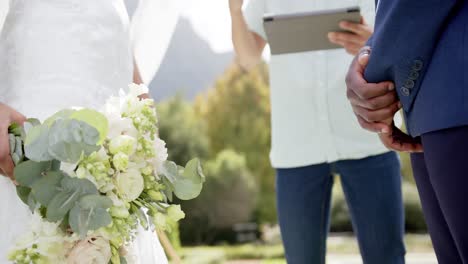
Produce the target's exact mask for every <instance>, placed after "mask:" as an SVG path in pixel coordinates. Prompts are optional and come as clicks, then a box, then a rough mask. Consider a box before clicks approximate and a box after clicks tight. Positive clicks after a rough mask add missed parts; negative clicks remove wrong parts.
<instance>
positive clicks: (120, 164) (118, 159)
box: [112, 152, 129, 171]
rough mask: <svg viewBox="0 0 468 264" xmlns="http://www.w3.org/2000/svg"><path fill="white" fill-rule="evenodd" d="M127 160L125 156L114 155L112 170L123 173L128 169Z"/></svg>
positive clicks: (122, 154) (120, 154) (121, 154)
mask: <svg viewBox="0 0 468 264" xmlns="http://www.w3.org/2000/svg"><path fill="white" fill-rule="evenodd" d="M128 162H129V158H128V155H127V154H124V153H122V152H119V153H117V154H115V155H114V157H113V158H112V163H113V164H114V168H115V169H116V170H118V171H125V170H127V168H128Z"/></svg>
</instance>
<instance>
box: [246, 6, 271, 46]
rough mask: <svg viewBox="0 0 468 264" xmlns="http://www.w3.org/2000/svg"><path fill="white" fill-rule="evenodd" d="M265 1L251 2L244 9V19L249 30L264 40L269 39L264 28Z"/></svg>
mask: <svg viewBox="0 0 468 264" xmlns="http://www.w3.org/2000/svg"><path fill="white" fill-rule="evenodd" d="M265 4H266V3H265V0H249V1H248V2H247V5H246V6H245V8H244V12H243V13H244V18H245V22H246V23H247V26H248V27H249V29H250V30H251V31H253V32H255V33H257V34H258V35H260V36H261V37H262V38H263V39H265V40H266V39H267V37H266V33H265V29H264V28H263V15H264V14H265V12H266V8H265Z"/></svg>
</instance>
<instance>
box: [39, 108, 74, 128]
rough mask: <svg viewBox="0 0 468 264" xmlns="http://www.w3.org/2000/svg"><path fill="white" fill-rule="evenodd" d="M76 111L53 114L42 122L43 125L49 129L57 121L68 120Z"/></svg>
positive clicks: (67, 110) (66, 110)
mask: <svg viewBox="0 0 468 264" xmlns="http://www.w3.org/2000/svg"><path fill="white" fill-rule="evenodd" d="M75 111H76V110H72V109H65V110H62V111H59V112H57V113H55V114H54V115H53V116H51V117H49V118H47V119H46V121H44V125H46V126H48V127H51V126H52V124H53V123H54V122H55V121H57V120H62V119H68V118H69V117H70V116H71V115H72V114H73V113H74V112H75Z"/></svg>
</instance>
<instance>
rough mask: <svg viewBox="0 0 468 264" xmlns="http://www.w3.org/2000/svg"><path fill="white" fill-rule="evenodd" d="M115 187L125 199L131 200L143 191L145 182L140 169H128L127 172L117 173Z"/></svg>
mask: <svg viewBox="0 0 468 264" xmlns="http://www.w3.org/2000/svg"><path fill="white" fill-rule="evenodd" d="M115 187H116V188H117V192H118V193H119V195H120V197H121V198H122V199H123V200H124V201H127V202H131V201H133V200H135V199H136V198H138V197H139V196H140V194H141V193H142V192H143V189H144V187H145V183H144V180H143V176H142V175H141V173H140V171H139V170H137V169H128V170H127V171H126V172H122V173H120V174H117V177H116V179H115Z"/></svg>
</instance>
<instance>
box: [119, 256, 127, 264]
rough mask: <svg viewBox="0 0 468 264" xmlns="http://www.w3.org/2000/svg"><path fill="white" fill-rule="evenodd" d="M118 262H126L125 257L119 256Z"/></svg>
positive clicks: (122, 263)
mask: <svg viewBox="0 0 468 264" xmlns="http://www.w3.org/2000/svg"><path fill="white" fill-rule="evenodd" d="M120 264H127V259H126V258H125V257H122V256H120Z"/></svg>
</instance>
